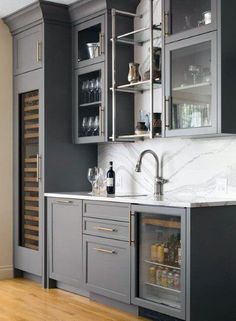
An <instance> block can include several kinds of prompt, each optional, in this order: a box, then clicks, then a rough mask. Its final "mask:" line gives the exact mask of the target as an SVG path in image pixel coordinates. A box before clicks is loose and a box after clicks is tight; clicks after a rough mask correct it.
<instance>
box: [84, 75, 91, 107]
mask: <svg viewBox="0 0 236 321" xmlns="http://www.w3.org/2000/svg"><path fill="white" fill-rule="evenodd" d="M85 90H86V94H85V95H86V102H87V103H90V81H89V80H86V81H85Z"/></svg>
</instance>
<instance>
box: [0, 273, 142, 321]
mask: <svg viewBox="0 0 236 321" xmlns="http://www.w3.org/2000/svg"><path fill="white" fill-rule="evenodd" d="M138 320H139V321H141V320H146V319H143V318H138V317H135V316H133V315H131V314H127V313H123V312H121V311H119V310H116V309H113V308H110V307H107V306H104V305H101V304H98V303H95V302H91V301H90V300H89V299H87V298H84V297H81V296H78V295H74V294H71V293H68V292H65V291H61V290H58V289H51V290H44V289H42V288H41V287H40V285H38V284H36V283H34V282H31V281H27V280H22V279H14V280H9V281H0V321H138Z"/></svg>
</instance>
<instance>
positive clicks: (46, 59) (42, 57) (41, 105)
mask: <svg viewBox="0 0 236 321" xmlns="http://www.w3.org/2000/svg"><path fill="white" fill-rule="evenodd" d="M5 22H6V24H7V25H8V26H9V28H10V30H11V32H12V35H13V45H14V72H15V76H14V106H13V114H14V268H15V271H16V272H19V273H20V274H22V273H24V272H28V273H31V274H33V275H37V276H39V277H42V276H43V277H44V280H45V277H46V263H45V261H44V255H43V253H44V250H43V249H44V244H45V242H44V241H45V240H44V237H45V234H44V192H49V191H58V192H59V191H75V190H80V191H81V190H86V189H88V188H89V183H88V182H87V178H86V172H87V168H88V167H92V166H96V164H97V149H96V146H80V147H79V146H75V145H74V144H72V139H71V124H72V112H71V104H72V100H71V88H72V85H71V82H72V81H71V76H72V75H71V69H72V68H71V66H72V63H71V54H72V53H71V26H70V18H69V13H68V7H67V6H64V5H60V4H53V3H50V2H45V1H39V2H36V3H34V4H32V5H30V6H28V7H26V8H25V9H23V10H20V11H19V12H17V13H15V14H12V15H10V16H8V17H6V18H5ZM42 39H43V44H42ZM37 43H38V44H39V46H38V45H37ZM40 43H41V44H40ZM37 58H38V59H37ZM44 280H43V281H44Z"/></svg>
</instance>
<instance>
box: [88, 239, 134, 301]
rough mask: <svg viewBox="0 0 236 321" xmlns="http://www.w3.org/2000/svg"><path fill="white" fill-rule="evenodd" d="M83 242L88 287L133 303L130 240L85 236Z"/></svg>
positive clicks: (101, 293) (90, 289)
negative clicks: (131, 297) (131, 300)
mask: <svg viewBox="0 0 236 321" xmlns="http://www.w3.org/2000/svg"><path fill="white" fill-rule="evenodd" d="M83 244H84V245H83V250H84V256H85V258H84V261H83V262H84V273H85V276H84V279H85V284H86V288H87V289H88V290H89V291H91V292H94V293H97V294H100V295H103V296H108V297H109V298H112V299H115V300H118V301H121V302H125V303H130V246H129V243H128V242H122V241H115V240H107V239H104V238H98V237H92V236H85V237H84V241H83Z"/></svg>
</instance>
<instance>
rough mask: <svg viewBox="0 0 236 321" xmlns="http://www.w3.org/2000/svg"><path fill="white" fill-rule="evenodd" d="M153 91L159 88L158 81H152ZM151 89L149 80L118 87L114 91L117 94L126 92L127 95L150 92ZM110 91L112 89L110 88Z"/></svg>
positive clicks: (159, 83)
mask: <svg viewBox="0 0 236 321" xmlns="http://www.w3.org/2000/svg"><path fill="white" fill-rule="evenodd" d="M153 86H154V89H156V88H161V82H160V81H159V80H158V79H155V80H154V81H153ZM150 87H151V81H150V80H143V81H138V82H135V83H130V84H125V85H120V86H117V87H116V88H115V91H118V92H128V93H137V92H143V91H146V90H150ZM111 90H112V88H111Z"/></svg>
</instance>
